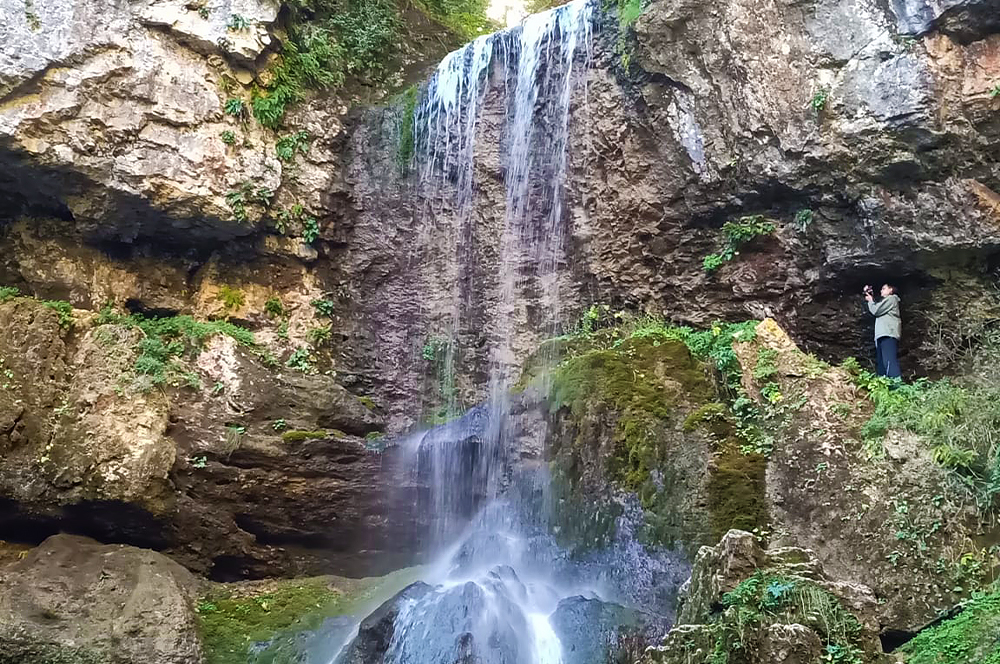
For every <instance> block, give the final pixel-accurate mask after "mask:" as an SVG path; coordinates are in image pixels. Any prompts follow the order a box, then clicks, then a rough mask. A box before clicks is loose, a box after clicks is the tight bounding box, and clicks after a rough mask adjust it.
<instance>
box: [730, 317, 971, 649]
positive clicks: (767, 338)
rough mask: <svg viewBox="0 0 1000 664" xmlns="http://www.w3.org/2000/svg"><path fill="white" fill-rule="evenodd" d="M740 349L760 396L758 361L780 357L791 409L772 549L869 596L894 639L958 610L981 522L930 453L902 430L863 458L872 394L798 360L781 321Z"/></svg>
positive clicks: (766, 325) (775, 492)
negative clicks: (970, 547) (786, 549)
mask: <svg viewBox="0 0 1000 664" xmlns="http://www.w3.org/2000/svg"><path fill="white" fill-rule="evenodd" d="M735 350H736V353H737V355H738V356H739V359H740V363H741V365H742V367H743V371H744V374H743V375H744V386H745V388H746V389H747V390H748V392H749V393H750V394H752V395H755V396H757V398H761V397H760V396H759V395H760V392H759V388H760V384H759V383H760V382H761V381H759V380H757V379H755V378H753V375H754V371H755V368H756V367H757V366H758V358H759V357H760V355H759V353H760V352H761V351H762V350H763V351H764V352H772V353H774V357H775V360H774V363H775V366H776V371H777V373H776V375H775V377H774V378H773V379H774V380H776V382H777V384H778V385H779V389H780V394H781V402H780V404H784V405H785V406H786V407H788V408H790V409H791V410H790V418H789V421H788V423H787V425H786V428H783V429H782V430H780V431H779V432H777V435H776V436H775V441H776V444H775V447H774V450H773V452H772V453H771V457H770V460H769V462H768V466H767V489H766V493H767V503H768V513H769V516H770V520H771V525H770V528H771V530H772V535H771V540H770V542H771V545H772V546H780V545H783V544H795V545H799V546H804V547H808V548H809V549H811V550H812V551H814V552H815V557H816V559H818V560H819V561H820V562H821V563H822V565H823V568H824V569H825V570H826V571H827V572H828V573H829V574H831V575H832V576H834V577H835V578H840V579H851V580H853V581H857V582H859V583H864V584H865V585H867V586H869V587H871V588H872V589H873V590H874V591H875V592H876V593H877V594H878V596H879V597H880V598H881V599H882V602H880V604H879V606H878V616H879V621H880V623H881V624H882V626H883V627H884V628H885V629H887V630H896V631H902V632H913V631H916V630H917V629H919V628H920V627H921V626H923V625H925V624H926V623H927V622H929V621H931V620H933V619H934V618H935V617H936V616H937V615H938V614H939V612H941V611H944V610H947V609H948V608H949V607H951V606H952V605H953V604H955V603H956V602H957V601H958V600H959V597H958V596H957V595H956V594H955V590H956V588H955V587H956V586H961V583H959V582H958V577H956V576H955V574H956V570H957V569H958V568H957V567H956V566H955V565H956V562H955V560H956V559H955V557H954V554H952V553H951V552H952V551H953V550H955V549H956V548H957V549H963V547H966V546H967V544H965V543H966V542H967V541H970V538H974V537H976V533H977V532H978V531H979V521H978V518H977V515H978V512H977V510H976V507H975V504H974V502H973V501H972V499H971V497H970V496H969V495H968V494H967V493H966V492H965V491H963V490H962V489H961V488H959V487H957V486H956V483H955V482H953V481H952V480H950V479H949V478H948V475H947V471H946V470H945V469H944V468H943V467H942V466H940V465H939V464H936V463H934V460H933V458H932V456H931V451H930V449H928V448H927V447H926V446H924V445H921V444H919V443H918V442H917V441H915V440H913V439H912V438H910V434H906V433H904V432H893V433H892V434H891V436H890V438H888V439H887V440H886V450H887V451H886V453H885V454H884V455H883V456H881V457H879V456H875V457H874V458H873V457H872V455H871V454H869V453H866V451H865V447H864V445H863V443H862V437H861V434H860V431H859V430H860V428H861V426H862V425H863V424H864V423H865V422H866V421H867V419H868V417H869V416H870V415H871V405H870V403H869V402H868V400H867V398H866V396H865V394H864V393H863V392H861V391H860V390H859V389H858V388H857V387H855V386H854V384H853V382H852V381H851V379H850V377H849V375H848V374H847V372H846V371H845V370H844V369H842V368H839V367H830V366H825V365H823V364H822V363H819V362H817V361H816V360H815V358H809V357H807V356H806V355H805V354H803V353H802V352H801V351H799V350H798V348H797V347H796V346H795V345H794V344H793V343H792V342H791V340H790V339H789V338H788V335H787V334H786V333H785V332H784V331H783V330H782V329H781V328H780V327H779V326H778V325H777V324H776V323H775V322H774V321H773V320H765V321H764V322H762V323H761V324H760V325H758V327H757V336H756V339H755V340H754V341H753V342H749V343H743V344H736V345H735ZM798 403H801V406H798V407H795V405H797V404H798ZM838 404H839V405H838ZM845 524H850V527H849V528H848V527H845ZM727 559H731V560H738V559H739V558H737V557H733V556H730V557H729V558H727ZM957 590H958V591H959V592H960V591H961V587H959V588H957Z"/></svg>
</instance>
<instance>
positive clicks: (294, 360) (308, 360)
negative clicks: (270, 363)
mask: <svg viewBox="0 0 1000 664" xmlns="http://www.w3.org/2000/svg"><path fill="white" fill-rule="evenodd" d="M285 366H287V367H288V368H290V369H295V370H296V371H301V372H302V373H307V374H311V373H314V372H315V371H316V364H315V360H314V359H313V356H312V353H310V352H309V349H308V348H297V349H296V350H295V351H293V352H292V354H291V355H290V356H289V357H288V361H287V362H285Z"/></svg>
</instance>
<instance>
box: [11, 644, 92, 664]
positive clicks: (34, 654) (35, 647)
mask: <svg viewBox="0 0 1000 664" xmlns="http://www.w3.org/2000/svg"><path fill="white" fill-rule="evenodd" d="M107 661H108V656H107V653H98V652H95V651H93V650H90V649H86V648H71V647H68V646H62V645H58V644H54V643H27V642H18V641H13V642H11V641H6V640H5V641H4V649H3V651H2V652H0V664H104V663H105V662H107Z"/></svg>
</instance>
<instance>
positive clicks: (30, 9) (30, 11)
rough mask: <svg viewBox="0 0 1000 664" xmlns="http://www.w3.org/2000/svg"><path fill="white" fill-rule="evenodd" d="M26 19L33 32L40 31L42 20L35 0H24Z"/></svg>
mask: <svg viewBox="0 0 1000 664" xmlns="http://www.w3.org/2000/svg"><path fill="white" fill-rule="evenodd" d="M24 20H25V21H27V23H28V28H29V29H30V30H31V31H32V32H38V31H39V30H41V29H42V21H41V19H39V18H38V14H37V13H36V12H35V2H34V0H24Z"/></svg>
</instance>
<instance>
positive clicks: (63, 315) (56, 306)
mask: <svg viewBox="0 0 1000 664" xmlns="http://www.w3.org/2000/svg"><path fill="white" fill-rule="evenodd" d="M41 302H42V306H43V307H48V308H49V309H52V310H53V311H55V312H56V313H57V314H58V315H59V327H61V328H62V329H64V330H68V329H69V328H71V327H73V305H71V304H70V303H69V302H65V301H63V300H42V301H41Z"/></svg>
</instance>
